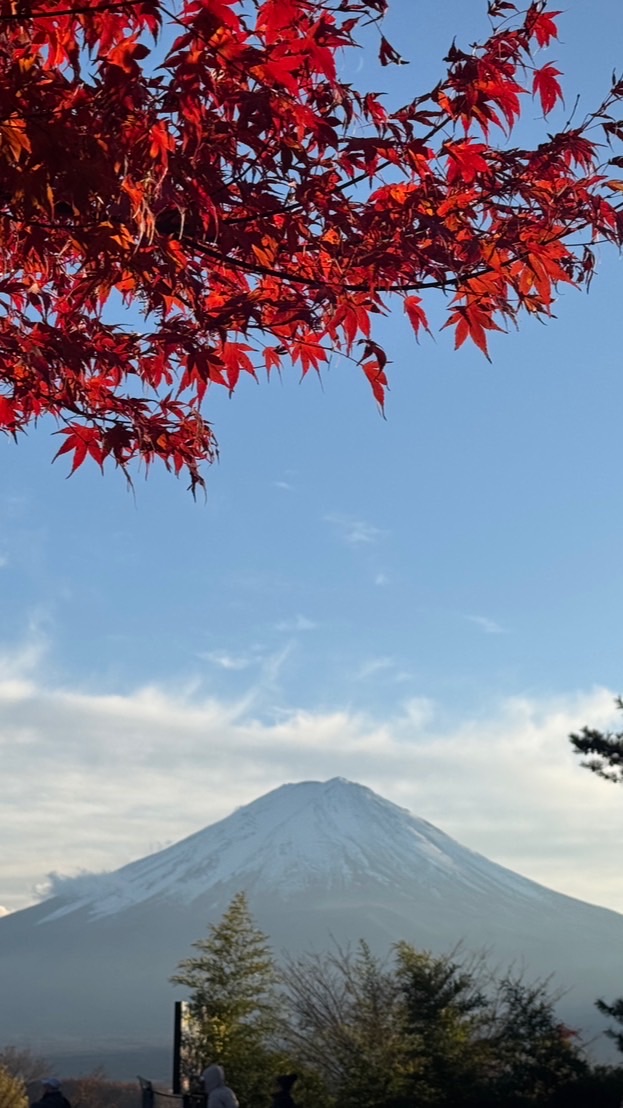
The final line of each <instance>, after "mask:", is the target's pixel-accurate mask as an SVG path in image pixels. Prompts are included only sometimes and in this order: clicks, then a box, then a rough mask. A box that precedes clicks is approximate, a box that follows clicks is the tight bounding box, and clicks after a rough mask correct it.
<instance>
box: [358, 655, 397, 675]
mask: <svg viewBox="0 0 623 1108" xmlns="http://www.w3.org/2000/svg"><path fill="white" fill-rule="evenodd" d="M395 665H396V663H395V661H394V659H393V658H370V660H369V661H367V662H364V663H363V665H362V666H360V667H359V669H358V670H357V673H356V674H355V680H356V681H366V680H367V679H368V677H374V676H375V674H377V673H386V672H387V670H390V669H393V668H394V666H395Z"/></svg>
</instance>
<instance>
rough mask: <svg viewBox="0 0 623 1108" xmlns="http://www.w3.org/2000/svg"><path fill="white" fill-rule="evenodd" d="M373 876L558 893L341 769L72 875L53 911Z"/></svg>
mask: <svg viewBox="0 0 623 1108" xmlns="http://www.w3.org/2000/svg"><path fill="white" fill-rule="evenodd" d="M370 882H373V883H374V884H376V885H377V886H379V887H380V888H381V889H382V888H392V889H396V888H400V887H402V886H406V885H413V883H414V882H415V884H416V885H417V886H418V887H419V888H420V889H421V891H422V892H423V893H426V891H427V890H428V891H429V892H430V890H432V889H436V890H439V887H440V885H444V884H448V883H452V884H453V885H463V886H467V887H468V888H471V889H476V890H478V891H480V892H487V891H491V892H493V891H494V890H495V891H496V892H497V893H498V894H499V893H504V892H505V891H506V892H507V893H508V892H510V891H512V892H513V894H514V895H517V894H520V895H522V896H523V897H528V898H530V899H534V898H535V897H537V898H542V897H543V896H548V895H550V894H548V892H547V890H545V889H542V888H541V887H540V886H538V885H535V884H533V883H532V882H530V881H528V880H526V879H525V878H522V877H519V876H517V875H516V874H513V873H511V871H510V870H506V869H504V868H503V867H501V866H498V865H496V864H495V863H493V862H489V861H487V859H486V858H484V857H482V856H481V855H478V854H475V853H473V852H472V851H470V850H467V849H466V848H464V847H462V846H460V845H459V843H457V842H455V841H454V840H453V839H451V838H449V837H448V836H447V835H445V834H444V833H443V832H442V831H439V830H438V829H437V828H435V827H433V826H432V824H430V823H427V822H426V821H425V820H422V819H418V818H417V817H415V816H413V815H412V814H411V813H410V812H408V811H407V810H406V809H404V808H400V807H398V806H397V805H395V804H393V803H391V802H390V801H388V800H385V799H383V797H381V796H379V795H378V794H377V793H375V792H373V791H372V789H369V788H366V787H365V786H363V785H358V784H355V783H353V782H351V781H347V780H345V779H344V778H342V777H334V778H331V780H329V781H326V782H320V781H302V782H299V783H296V784H286V785H281V786H279V787H278V788H276V789H274V790H272V791H271V792H269V793H266V794H265V795H264V796H261V797H259V798H258V799H257V800H254V801H252V802H251V803H250V804H246V805H244V806H243V807H241V808H238V809H237V810H236V811H235V812H233V813H232V814H231V815H230V816H227V817H226V818H225V819H221V820H219V821H218V822H217V823H213V824H211V825H210V826H208V827H206V828H204V829H203V830H201V831H197V832H195V833H194V834H193V835H190V836H189V837H188V838H186V839H183V840H182V841H181V842H179V843H176V844H174V845H173V846H169V847H166V848H165V849H164V850H160V851H158V852H157V853H155V854H152V855H149V856H148V857H146V858H141V859H139V860H138V861H135V862H131V863H129V864H128V865H126V866H123V867H122V868H121V869H119V870H116V871H115V872H113V873H108V874H97V875H93V874H91V875H88V874H87V875H81V876H79V877H76V878H71V879H64V880H62V881H61V882H60V884H59V885H58V886H57V888H56V889H55V890H54V892H55V893H56V896H55V899H54V901H52V902H51V903H50V907H51V908H52V912H51V914H50V915H48V916H46V917H45V919H46V920H51V919H55V918H58V917H59V916H61V915H66V914H68V913H70V912H74V911H76V910H77V909H79V908H85V909H86V910H87V911H88V913H89V915H90V916H92V917H101V916H106V915H113V914H116V913H117V912H120V911H123V910H125V909H127V908H131V907H133V906H134V905H138V904H140V903H142V902H145V901H147V900H152V899H154V898H166V899H167V900H174V901H176V902H178V903H187V904H189V903H192V902H193V901H195V900H197V899H198V898H199V897H202V896H204V895H206V894H207V893H212V892H216V891H217V890H222V889H224V888H226V887H229V888H230V889H231V892H232V894H233V892H235V891H238V890H240V889H244V890H246V891H247V892H248V893H256V894H257V893H262V894H268V895H274V896H278V897H280V898H282V899H284V900H287V899H288V897H289V896H293V895H296V894H297V893H299V892H300V891H302V890H304V889H313V888H316V889H321V890H322V891H323V892H324V893H328V892H344V891H345V890H347V889H351V890H356V889H357V888H362V887H363V886H364V885H368V886H369V884H370ZM433 895H434V894H433ZM53 905H54V907H53ZM42 922H45V920H42Z"/></svg>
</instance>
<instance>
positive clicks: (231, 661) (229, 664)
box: [199, 650, 252, 670]
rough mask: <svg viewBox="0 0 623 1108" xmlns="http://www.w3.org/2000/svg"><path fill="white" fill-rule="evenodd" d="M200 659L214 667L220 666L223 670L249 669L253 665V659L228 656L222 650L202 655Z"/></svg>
mask: <svg viewBox="0 0 623 1108" xmlns="http://www.w3.org/2000/svg"><path fill="white" fill-rule="evenodd" d="M199 657H200V658H202V659H203V660H204V661H206V662H211V663H212V665H214V666H220V667H221V669H233V670H240V669H248V668H249V666H250V665H251V664H252V662H251V659H250V658H246V657H244V655H235V654H228V653H227V652H226V651H222V650H210V651H208V653H201V654H200V655H199Z"/></svg>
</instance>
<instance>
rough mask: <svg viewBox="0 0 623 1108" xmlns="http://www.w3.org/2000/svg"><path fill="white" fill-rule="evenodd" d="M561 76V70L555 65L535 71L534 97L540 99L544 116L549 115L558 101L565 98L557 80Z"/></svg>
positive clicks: (533, 82)
mask: <svg viewBox="0 0 623 1108" xmlns="http://www.w3.org/2000/svg"><path fill="white" fill-rule="evenodd" d="M560 75H561V74H560V70H559V69H556V67H555V66H553V65H544V66H543V67H542V69H535V71H534V77H533V78H532V95H533V96H539V97H540V100H541V107H542V108H543V115H548V114H549V112H551V110H552V108H555V107H556V103H557V101H558V100H562V98H563V96H562V89H561V87H560V84H559V82H558V81H557V80H556V78H557V77H560Z"/></svg>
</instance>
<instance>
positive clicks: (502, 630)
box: [463, 616, 508, 635]
mask: <svg viewBox="0 0 623 1108" xmlns="http://www.w3.org/2000/svg"><path fill="white" fill-rule="evenodd" d="M463 618H464V619H466V620H468V621H469V622H470V623H474V624H475V625H476V627H479V628H480V630H481V631H484V633H485V635H507V634H508V630H507V628H506V627H502V626H501V625H500V624H499V623H496V621H495V620H494V619H489V618H488V617H487V616H463Z"/></svg>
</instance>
